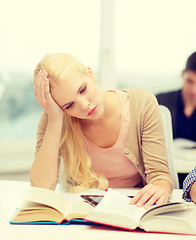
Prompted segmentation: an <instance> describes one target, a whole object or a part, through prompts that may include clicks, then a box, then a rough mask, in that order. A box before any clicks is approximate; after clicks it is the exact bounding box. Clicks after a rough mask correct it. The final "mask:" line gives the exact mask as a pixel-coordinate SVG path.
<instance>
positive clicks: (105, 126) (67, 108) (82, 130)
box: [30, 53, 173, 208]
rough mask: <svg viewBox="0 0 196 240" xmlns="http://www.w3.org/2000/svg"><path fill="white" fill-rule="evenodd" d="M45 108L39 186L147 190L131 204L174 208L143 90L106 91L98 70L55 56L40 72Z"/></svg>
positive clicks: (155, 119) (151, 102)
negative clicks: (100, 85)
mask: <svg viewBox="0 0 196 240" xmlns="http://www.w3.org/2000/svg"><path fill="white" fill-rule="evenodd" d="M34 85H35V97H36V99H37V101H38V103H39V104H40V105H41V106H42V108H43V110H44V111H43V114H42V116H41V119H40V122H39V125H38V130H37V146H36V155H35V161H34V163H33V165H32V168H31V172H30V176H31V182H32V185H34V186H38V187H43V188H48V189H55V187H56V184H57V180H58V172H59V165H60V161H61V159H62V160H63V165H64V169H63V172H62V175H61V179H62V181H63V183H64V185H65V186H66V188H67V189H68V190H69V191H71V192H76V191H83V190H85V189H88V188H100V189H107V188H108V187H124V188H133V187H142V189H141V190H140V191H139V193H138V194H136V195H135V197H134V198H133V199H132V201H131V204H137V205H138V206H143V205H144V204H145V207H146V208H148V207H149V206H151V205H152V204H162V203H165V202H167V200H168V198H169V196H170V194H171V192H172V189H173V182H172V179H171V175H170V172H169V168H168V162H167V157H166V155H167V154H166V148H165V141H164V133H163V126H162V121H161V116H160V112H159V107H158V104H157V101H156V100H155V97H154V96H153V95H152V94H151V93H149V92H147V91H145V90H141V89H130V90H109V91H101V90H100V89H99V88H98V86H97V77H96V75H95V73H94V72H93V71H92V69H91V68H89V67H87V66H85V65H84V64H82V63H81V62H79V61H78V60H76V59H75V58H73V57H72V56H70V55H68V54H61V53H57V54H49V55H46V56H45V57H44V58H43V59H42V61H41V62H40V63H39V64H38V65H37V67H36V69H35V72H34Z"/></svg>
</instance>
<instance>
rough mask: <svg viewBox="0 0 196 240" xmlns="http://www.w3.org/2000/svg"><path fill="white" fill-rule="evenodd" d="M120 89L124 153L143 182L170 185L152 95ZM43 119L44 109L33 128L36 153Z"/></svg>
mask: <svg viewBox="0 0 196 240" xmlns="http://www.w3.org/2000/svg"><path fill="white" fill-rule="evenodd" d="M124 91H126V92H127V93H128V95H129V98H130V130H129V137H128V142H127V146H126V148H125V149H124V154H125V155H126V156H127V157H128V158H129V159H130V161H132V162H133V163H134V164H135V166H136V167H137V169H138V171H139V173H140V174H141V176H142V178H143V181H144V184H146V183H152V182H154V181H155V180H158V179H165V180H168V181H169V182H170V183H171V184H172V185H173V180H172V178H171V174H170V171H169V167H168V162H167V153H166V146H165V139H164V132H163V124H162V118H161V115H160V110H159V106H158V103H157V100H156V98H155V97H154V95H153V94H151V93H149V92H148V91H146V90H143V89H129V90H124ZM47 121H48V117H47V114H46V112H45V111H44V112H43V113H42V116H41V119H40V122H39V125H38V130H37V144H36V152H38V151H39V149H40V146H41V144H42V141H43V137H44V134H45V131H46V127H47Z"/></svg>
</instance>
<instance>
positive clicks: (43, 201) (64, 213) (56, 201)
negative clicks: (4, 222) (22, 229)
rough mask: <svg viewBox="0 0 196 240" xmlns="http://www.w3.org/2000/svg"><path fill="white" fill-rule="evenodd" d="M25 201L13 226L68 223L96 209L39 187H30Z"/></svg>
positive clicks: (14, 218) (12, 221) (13, 219)
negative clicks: (17, 224) (19, 224)
mask: <svg viewBox="0 0 196 240" xmlns="http://www.w3.org/2000/svg"><path fill="white" fill-rule="evenodd" d="M23 200H24V201H23V203H22V205H21V206H20V208H18V209H17V211H16V213H15V214H14V216H13V218H12V220H11V221H10V223H11V224H16V223H21V224H22V223H23V224H24V223H26V224H27V223H31V224H33V223H34V224H45V223H48V224H49V223H50V224H52V223H59V224H60V223H63V222H64V223H66V222H68V221H70V219H83V218H84V217H85V216H86V215H87V214H88V213H89V212H90V211H92V209H93V208H94V207H93V206H91V205H90V204H89V203H86V202H84V201H82V200H81V201H76V200H75V201H72V200H70V199H66V198H65V197H64V196H63V195H62V194H60V193H58V192H55V191H52V190H48V189H44V188H38V187H29V188H28V189H27V191H26V193H25V195H24V196H23Z"/></svg>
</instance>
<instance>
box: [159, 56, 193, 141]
mask: <svg viewBox="0 0 196 240" xmlns="http://www.w3.org/2000/svg"><path fill="white" fill-rule="evenodd" d="M182 79H183V85H182V89H180V90H177V91H172V92H166V93H160V94H158V95H157V96H156V97H157V100H158V102H159V104H161V105H164V106H166V107H167V108H168V109H169V110H170V112H171V117H172V125H173V138H174V139H175V138H184V139H188V140H191V141H195V142H196V124H195V123H196V52H194V53H193V54H191V55H190V56H189V57H188V59H187V61H186V65H185V69H184V70H183V71H182Z"/></svg>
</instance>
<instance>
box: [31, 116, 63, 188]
mask: <svg viewBox="0 0 196 240" xmlns="http://www.w3.org/2000/svg"><path fill="white" fill-rule="evenodd" d="M62 123H63V119H62V118H59V119H55V120H52V119H48V125H47V129H46V132H45V135H44V139H43V142H42V145H41V147H40V149H39V152H37V154H36V156H35V160H34V162H33V164H32V167H31V171H30V178H31V182H32V184H33V185H34V186H37V187H43V188H48V189H51V188H52V189H54V188H55V187H56V183H57V178H58V170H59V159H58V155H59V145H60V139H61V130H62Z"/></svg>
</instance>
